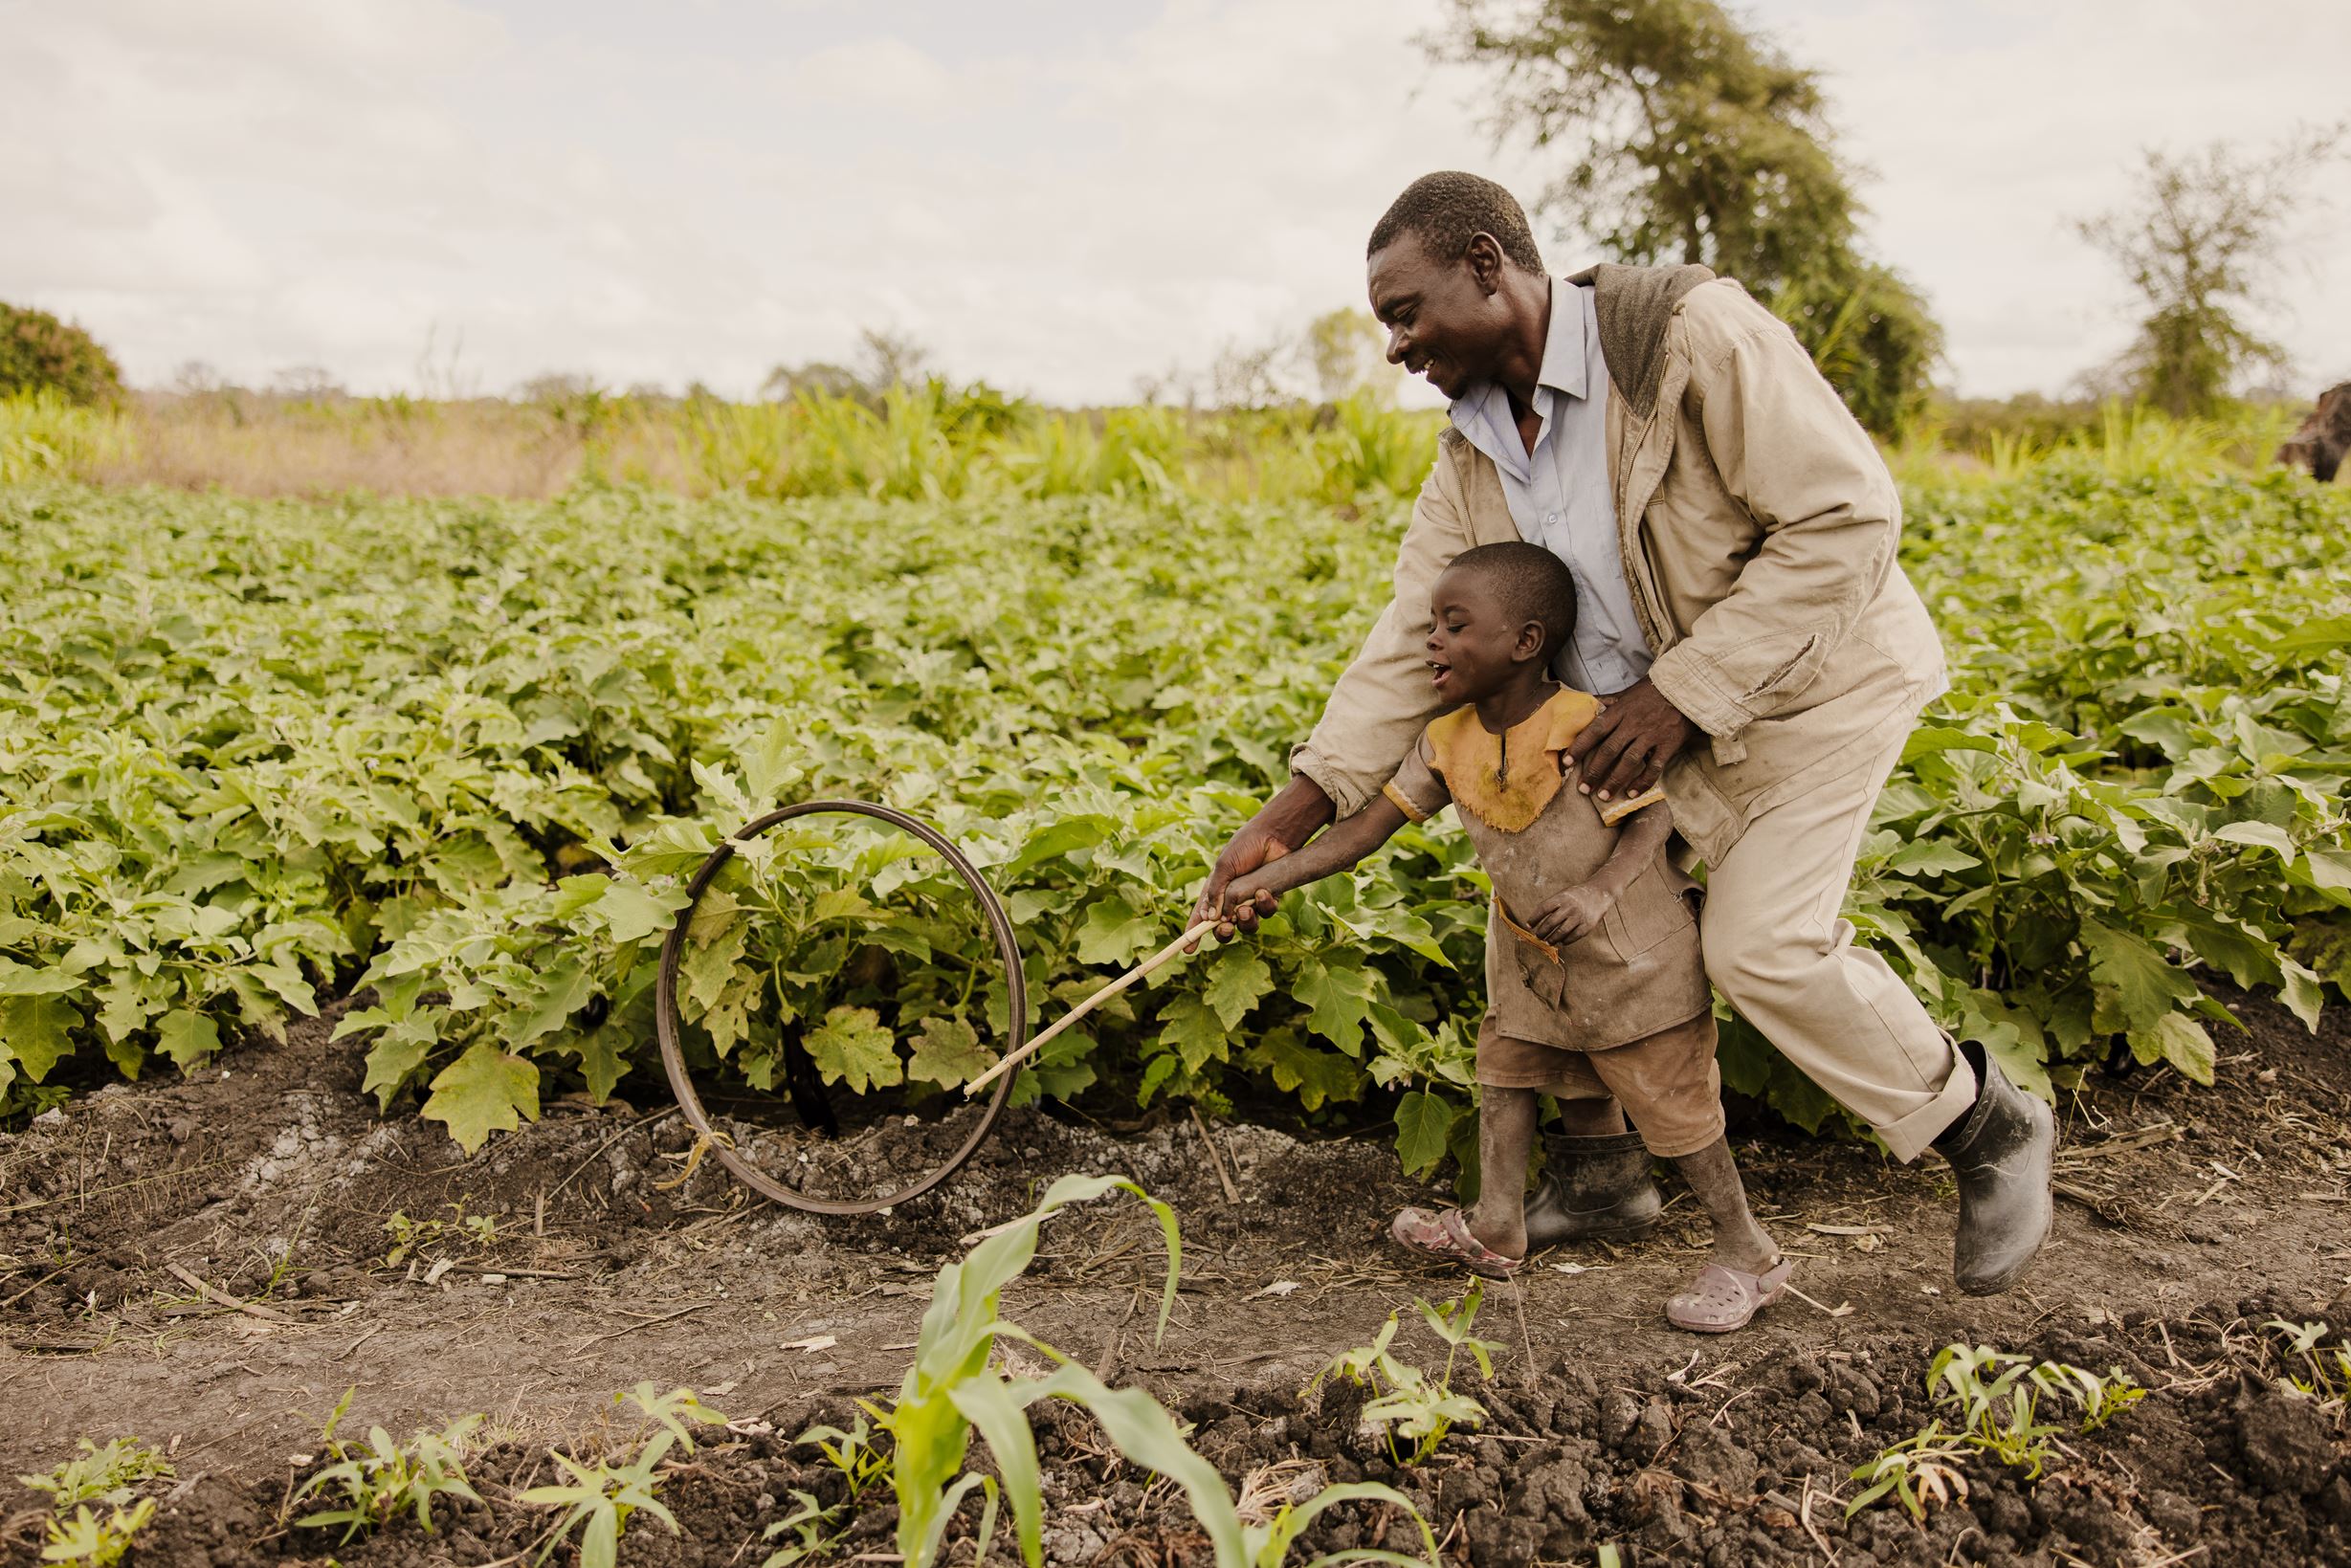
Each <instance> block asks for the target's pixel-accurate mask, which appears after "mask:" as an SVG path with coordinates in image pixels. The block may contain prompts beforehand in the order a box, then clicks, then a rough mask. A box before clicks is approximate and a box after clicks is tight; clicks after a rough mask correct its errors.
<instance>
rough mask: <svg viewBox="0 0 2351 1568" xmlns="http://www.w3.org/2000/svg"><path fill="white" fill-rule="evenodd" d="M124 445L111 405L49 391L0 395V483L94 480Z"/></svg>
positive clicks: (122, 427)
mask: <svg viewBox="0 0 2351 1568" xmlns="http://www.w3.org/2000/svg"><path fill="white" fill-rule="evenodd" d="M129 444H130V437H129V429H128V426H127V424H126V422H125V421H124V419H123V417H122V415H121V414H119V413H117V412H115V411H114V410H112V409H90V408H83V407H81V406H79V405H78V404H74V403H69V402H67V401H66V399H65V398H64V397H62V396H60V395H59V394H58V393H55V392H51V391H39V392H33V393H30V394H19V395H17V396H14V397H9V398H0V484H21V483H23V482H24V481H25V480H28V479H36V478H45V477H46V478H60V477H62V478H76V479H87V478H94V477H97V476H98V474H99V472H100V469H101V468H103V467H104V466H105V465H106V464H107V463H109V462H110V461H112V460H114V459H115V458H116V457H117V456H118V455H119V454H120V453H122V452H123V451H125V450H127V448H128V446H129Z"/></svg>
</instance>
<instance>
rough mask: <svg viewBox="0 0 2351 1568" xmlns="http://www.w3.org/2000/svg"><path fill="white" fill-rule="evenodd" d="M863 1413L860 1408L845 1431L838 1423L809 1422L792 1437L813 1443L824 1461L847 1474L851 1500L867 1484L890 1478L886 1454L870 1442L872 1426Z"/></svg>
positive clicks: (860, 1494)
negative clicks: (808, 1424)
mask: <svg viewBox="0 0 2351 1568" xmlns="http://www.w3.org/2000/svg"><path fill="white" fill-rule="evenodd" d="M870 1408H871V1407H870V1406H869V1407H868V1409H869V1410H870ZM867 1413H868V1411H867V1410H860V1411H859V1412H858V1413H857V1419H856V1421H855V1423H854V1424H852V1425H851V1427H850V1429H849V1430H848V1431H846V1432H844V1431H842V1430H841V1429H840V1428H839V1427H838V1426H811V1427H810V1428H809V1429H808V1430H807V1431H805V1432H803V1433H801V1434H800V1435H799V1437H797V1438H795V1439H794V1440H793V1442H794V1444H795V1445H799V1444H814V1445H815V1447H816V1451H817V1452H819V1453H821V1454H823V1455H824V1456H825V1459H826V1462H827V1463H829V1464H830V1465H832V1468H833V1469H836V1470H839V1471H840V1472H841V1474H842V1475H843V1476H844V1477H845V1478H847V1480H848V1482H849V1495H850V1499H851V1501H853V1502H854V1501H855V1500H856V1499H857V1498H858V1497H860V1496H862V1495H864V1493H865V1489H866V1488H867V1487H870V1486H872V1485H873V1484H874V1483H875V1482H876V1481H887V1480H888V1479H889V1478H890V1456H889V1455H888V1454H886V1453H884V1452H882V1451H881V1450H880V1449H879V1448H877V1447H875V1446H874V1428H873V1427H872V1426H870V1425H868V1424H866V1419H865V1418H866V1415H867Z"/></svg>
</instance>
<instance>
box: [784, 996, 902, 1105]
mask: <svg viewBox="0 0 2351 1568" xmlns="http://www.w3.org/2000/svg"><path fill="white" fill-rule="evenodd" d="M801 1044H802V1046H803V1047H804V1048H805V1049H807V1051H808V1053H809V1058H810V1060H811V1061H813V1062H814V1063H815V1064H816V1070H817V1071H819V1072H820V1073H822V1074H823V1075H824V1078H825V1081H826V1082H827V1083H839V1084H847V1085H848V1086H849V1087H850V1089H851V1090H852V1091H854V1093H859V1094H862V1093H865V1092H866V1091H867V1090H869V1089H872V1088H875V1087H876V1086H877V1085H878V1086H882V1087H887V1086H889V1085H891V1084H895V1083H898V1082H901V1081H902V1080H903V1077H904V1072H903V1070H902V1068H901V1067H900V1065H899V1062H898V1042H897V1041H896V1040H895V1039H894V1038H893V1037H892V1036H891V1033H890V1031H889V1030H888V1029H886V1028H884V1027H882V1025H881V1019H880V1018H879V1017H878V1016H877V1015H876V1013H875V1011H874V1009H873V1008H871V1007H835V1008H833V1009H832V1011H830V1012H828V1013H826V1014H825V1018H824V1022H823V1023H821V1024H819V1025H817V1026H816V1027H814V1028H812V1029H810V1031H809V1033H808V1038H807V1039H806V1040H804V1041H802V1042H801Z"/></svg>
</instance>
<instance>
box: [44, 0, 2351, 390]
mask: <svg viewBox="0 0 2351 1568" xmlns="http://www.w3.org/2000/svg"><path fill="white" fill-rule="evenodd" d="M2342 7H2343V0H2231V3H2228V4H2221V5H2215V4H2212V3H2211V0H1758V3H1756V4H1752V5H1749V6H1746V7H1744V8H1742V9H1741V14H1743V15H1744V16H1746V17H1747V18H1748V19H1750V20H1751V21H1753V22H1755V23H1757V24H1759V25H1760V26H1761V27H1763V29H1764V30H1765V31H1766V32H1768V33H1770V34H1771V35H1773V36H1774V37H1775V38H1776V39H1777V40H1778V41H1779V42H1780V43H1781V44H1782V45H1783V46H1785V48H1786V49H1788V50H1789V51H1790V52H1791V53H1792V54H1793V55H1795V56H1796V57H1797V58H1799V59H1800V60H1802V61H1804V62H1806V63H1808V64H1811V65H1814V66H1817V67H1819V68H1820V69H1821V70H1822V71H1824V72H1825V73H1826V74H1827V79H1828V82H1829V86H1830V93H1831V95H1832V97H1833V101H1834V106H1835V120H1836V122H1837V124H1838V126H1839V127H1840V129H1841V131H1842V133H1843V138H1844V140H1843V145H1844V148H1845V150H1846V151H1847V152H1848V153H1849V154H1850V155H1851V156H1852V157H1853V158H1854V159H1856V160H1857V161H1858V162H1860V163H1861V164H1863V165H1865V166H1867V167H1868V169H1869V170H1870V179H1869V182H1868V184H1867V186H1866V187H1865V191H1864V194H1865V197H1866V199H1867V201H1868V203H1869V205H1870V207H1871V209H1872V216H1871V219H1870V224H1869V237H1870V241H1871V244H1872V246H1873V248H1874V251H1875V253H1876V254H1879V255H1880V256H1882V257H1883V258H1884V259H1886V260H1889V261H1891V262H1893V263H1894V264H1896V266H1899V267H1901V268H1902V269H1904V270H1905V271H1906V272H1908V273H1909V274H1910V275H1911V276H1913V277H1914V278H1915V279H1916V280H1918V282H1919V283H1920V284H1921V285H1922V286H1923V287H1924V289H1925V290H1926V292H1927V294H1928V296H1929V298H1930V299H1931V300H1932V302H1933V305H1934V307H1935V309H1936V311H1937V312H1938V313H1939V315H1940V316H1941V320H1942V321H1943V323H1944V325H1945V326H1946V328H1947V329H1948V331H1949V335H1950V364H1949V366H1948V367H1947V370H1946V377H1947V379H1949V380H1950V381H1952V382H1953V383H1955V384H1956V386H1958V387H1959V389H1961V390H1962V391H1963V392H1966V393H1970V394H1978V393H1981V394H1996V393H2006V392H2010V391H2017V390H2026V389H2038V390H2044V391H2051V392H2056V391H2061V390H2063V389H2064V388H2065V387H2066V386H2067V385H2068V383H2070V382H2071V381H2072V380H2073V378H2074V377H2075V376H2076V375H2077V374H2078V373H2079V372H2080V371H2081V370H2083V369H2084V368H2085V367H2087V366H2089V365H2091V364H2095V363H2096V362H2098V361H2099V360H2101V359H2102V358H2104V357H2105V356H2107V355H2109V354H2111V353H2112V352H2113V351H2114V350H2115V349H2116V348H2117V347H2118V345H2119V343H2120V342H2122V340H2123V339H2124V338H2125V337H2126V336H2127V332H2128V324H2129V318H2128V315H2127V306H2128V300H2127V298H2125V296H2124V294H2123V292H2122V289H2121V285H2120V282H2119V280H2118V278H2117V277H2116V276H2113V275H2112V271H2111V268H2110V267H2109V265H2108V264H2107V263H2106V262H2104V261H2103V260H2102V259H2101V258H2100V257H2099V256H2098V255H2097V254H2096V253H2094V252H2092V251H2091V250H2090V249H2089V248H2088V247H2087V246H2085V245H2084V244H2083V243H2082V242H2081V241H2080V240H2079V239H2078V238H2076V237H2074V234H2073V232H2072V230H2071V228H2070V226H2069V220H2070V219H2071V218H2073V217H2075V216H2077V215H2081V214H2084V213H2089V212H2094V211H2096V210H2099V209H2100V208H2102V207H2106V206H2111V205H2113V204H2114V203H2115V202H2116V201H2118V200H2119V199H2120V198H2121V197H2122V195H2123V194H2124V190H2125V182H2126V179H2127V177H2128V175H2129V173H2130V171H2131V169H2132V167H2133V166H2134V164H2135V162H2136V159H2137V156H2138V152H2137V149H2139V148H2140V146H2142V145H2144V144H2151V143H2152V144H2160V145H2163V146H2166V147H2171V148H2175V149H2179V148H2185V147H2187V146H2190V145H2193V144H2197V143H2199V142H2201V141H2204V140H2207V139H2209V138H2212V137H2217V136H2227V137H2230V138H2235V139H2241V140H2245V141H2248V142H2259V141H2263V140H2265V139H2269V138H2273V137H2274V136H2276V135H2278V134H2280V133H2282V132H2285V131H2286V130H2288V129H2289V128H2291V127H2292V126H2293V125H2294V124H2296V122H2297V121H2300V122H2305V123H2309V122H2316V121H2327V120H2333V119H2337V118H2340V117H2342V116H2343V115H2345V114H2346V113H2351V49H2346V48H2345V47H2344V43H2343V37H2344V32H2345V23H2344V20H2343V9H2342ZM1441 13H1442V12H1441V0H986V3H973V0H953V3H949V0H905V3H898V4H876V3H869V4H861V5H853V4H848V3H846V0H828V3H819V0H672V3H671V4H669V5H666V6H657V7H656V6H647V5H641V4H622V3H619V0H561V3H558V0H203V3H201V4H189V3H188V0H0V148H4V149H5V151H0V298H6V299H9V300H11V301H17V302H26V303H33V304H37V305H41V306H44V307H46V308H49V309H52V310H55V311H57V312H59V313H60V314H62V315H66V316H70V317H73V318H75V319H78V320H80V321H81V322H82V323H83V324H85V325H87V326H88V327H90V328H91V329H92V330H94V331H95V332H96V333H97V334H98V335H99V337H100V339H101V340H103V341H104V342H106V343H108V344H109V345H110V346H111V347H112V348H113V349H114V350H115V352H116V354H117V355H118V356H119V357H120V358H121V359H122V362H123V364H124V367H125V369H126V371H127V372H128V373H129V375H130V376H131V377H132V379H133V380H135V381H137V382H140V383H142V384H147V385H156V384H161V383H164V382H166V381H167V380H168V379H169V378H170V376H171V374H172V372H173V371H174V369H175V367H177V366H178V365H179V364H182V363H183V362H185V361H189V360H202V361H205V362H209V363H210V364H211V365H213V366H215V367H217V368H218V369H219V370H220V371H222V372H224V373H226V374H228V375H229V376H231V377H232V378H234V379H238V380H243V381H247V382H252V383H265V382H267V381H268V380H269V379H270V377H271V376H272V375H273V374H274V373H275V372H277V371H278V370H280V369H282V368H284V367H287V366H291V365H298V364H315V365H320V366H323V367H325V368H326V369H327V370H328V371H330V372H331V373H332V374H333V375H334V376H335V377H337V378H339V379H341V380H343V381H344V382H345V383H347V384H348V385H349V386H352V387H353V388H354V389H357V390H391V389H397V388H403V387H405V388H410V389H417V388H419V387H420V386H422V385H423V384H424V382H425V380H426V377H425V371H424V365H425V360H426V350H427V346H428V342H431V343H432V344H433V345H434V353H433V356H432V369H433V372H434V379H436V380H437V381H438V382H439V383H440V384H441V385H446V384H447V383H448V381H449V379H450V377H451V375H452V370H453V364H454V374H455V379H456V380H457V381H458V382H460V383H463V384H466V385H470V386H474V387H476V388H477V389H479V390H484V391H492V392H502V391H505V390H507V389H509V388H510V387H512V386H514V385H515V384H516V383H517V382H519V381H521V380H522V379H523V378H525V377H527V376H530V375H532V374H534V373H537V372H540V371H545V370H577V371H586V372H589V373H592V374H594V375H596V376H598V377H600V378H602V379H603V380H605V381H607V382H610V383H611V384H613V385H627V384H630V383H635V382H654V383H660V384H663V385H666V386H671V387H678V386H682V385H683V384H684V383H685V382H687V381H688V380H689V379H693V378H699V379H701V380H704V381H706V382H708V383H709V384H711V385H712V386H716V387H718V388H719V389H721V391H726V392H730V393H744V392H748V391H749V390H751V389H752V388H753V387H755V386H757V384H758V383H759V381H760V379H761V377H762V376H763V375H764V373H765V371H766V369H767V368H768V367H769V366H770V365H772V364H776V363H778V362H779V361H791V362H797V361H804V360H810V359H842V358H846V357H848V356H849V355H850V354H851V352H852V350H853V347H854V342H855V339H856V330H857V328H858V327H860V326H863V325H869V324H871V325H878V326H886V327H890V328H894V329H897V330H900V331H904V332H909V333H911V334H913V335H914V336H915V337H916V338H918V339H919V340H920V341H921V342H925V343H928V344H930V345H932V346H933V347H934V348H935V350H936V351H937V354H938V357H939V361H940V363H941V364H942V365H943V368H945V369H946V370H947V371H949V372H951V373H953V374H956V375H958V376H985V377H987V378H988V379H989V380H991V381H994V382H996V383H997V384H999V385H1000V386H1008V387H1010V388H1013V389H1016V390H1020V391H1024V392H1028V393H1031V394H1034V395H1039V396H1043V397H1046V398H1050V399H1054V400H1056V401H1068V402H1081V401H1109V400H1117V399H1121V398H1124V397H1126V396H1128V395H1130V394H1131V391H1132V389H1133V386H1134V385H1135V380H1136V378H1137V377H1138V376H1139V375H1142V374H1147V373H1153V372H1159V371H1164V370H1165V369H1166V368H1168V367H1169V366H1171V365H1177V366H1185V367H1188V368H1193V369H1197V368H1199V367H1201V366H1203V365H1205V364H1207V363H1208V361H1209V359H1210V358H1211V357H1212V356H1213V355H1214V354H1215V352H1216V350H1217V349H1218V347H1219V346H1220V345H1222V344H1225V343H1228V342H1253V341H1259V340H1262V339H1264V338H1266V337H1267V336H1269V335H1270V334H1272V333H1274V332H1275V331H1278V330H1282V329H1285V328H1291V327H1295V326H1297V325H1298V324H1300V323H1302V322H1303V321H1304V320H1307V319H1309V318H1310V317H1312V316H1313V315H1315V314H1317V313H1319V312H1320V311H1323V310H1325V309H1328V308H1330V307H1331V306H1333V305H1338V304H1347V303H1355V302H1358V301H1360V298H1361V291H1362V257H1363V236H1364V233H1365V232H1366V231H1367V230H1368V228H1369V226H1370V224H1371V222H1372V220H1373V219H1374V218H1376V217H1377V216H1378V214H1379V212H1380V210H1381V209H1382V208H1383V207H1384V206H1386V202H1387V200H1388V199H1389V198H1390V197H1391V196H1393V195H1394V193H1395V191H1396V190H1397V189H1398V188H1401V187H1402V186H1403V185H1404V184H1405V183H1406V182H1407V181H1408V180H1410V179H1411V178H1412V177H1413V176H1415V175H1417V174H1420V173H1423V172H1425V171H1427V170H1429V169H1431V168H1443V167H1461V168H1473V169H1477V170H1480V171H1482V172H1486V173H1488V174H1491V175H1493V176H1494V177H1495V178H1497V179H1500V180H1502V181H1503V182H1504V183H1505V184H1508V185H1510V186H1511V187H1512V188H1514V189H1517V190H1518V191H1519V193H1520V194H1521V195H1522V196H1528V197H1531V196H1533V195H1535V194H1536V193H1537V192H1538V191H1539V190H1540V189H1541V187H1542V185H1543V184H1544V182H1545V179H1546V178H1547V176H1548V175H1549V174H1551V173H1553V172H1556V169H1557V164H1556V163H1555V162H1554V163H1545V162H1542V161H1540V160H1538V159H1536V158H1533V157H1530V156H1528V155H1526V154H1523V153H1520V152H1518V151H1515V150H1512V151H1502V152H1497V150H1496V149H1495V148H1494V146H1493V144H1492V143H1491V141H1490V140H1489V139H1488V138H1487V137H1486V135H1485V134H1484V133H1483V131H1482V130H1481V129H1480V125H1479V112H1480V111H1479V106H1478V102H1477V86H1478V82H1477V78H1475V77H1472V76H1468V75H1464V74H1462V73H1459V72H1455V71H1439V70H1434V69H1432V68H1431V67H1430V66H1429V65H1428V63H1427V62H1426V60H1425V59H1424V58H1423V56H1422V55H1421V53H1420V51H1419V50H1418V49H1417V48H1416V47H1415V45H1414V43H1413V37H1414V34H1415V33H1417V32H1418V31H1420V30H1422V29H1424V28H1426V27H1428V26H1430V25H1431V24H1432V23H1433V22H1435V21H1436V20H1438V19H1439V17H1440V15H1441ZM2327 185H2328V187H2329V188H2330V189H2331V194H2332V200H2333V202H2334V204H2335V212H2334V216H2333V218H2332V219H2331V220H2328V221H2325V222H2322V223H2320V224H2318V225H2314V226H2313V232H2314V238H2315V243H2314V244H2313V246H2312V247H2311V252H2310V260H2309V261H2308V262H2307V263H2306V264H2304V265H2302V266H2300V267H2298V268H2296V270H2295V271H2294V272H2292V273H2291V274H2290V275H2289V276H2287V277H2286V278H2285V279H2284V280H2283V283H2282V287H2281V291H2280V292H2281V296H2282V308H2281V309H2280V310H2279V311H2278V312H2277V313H2275V314H2274V315H2273V317H2272V318H2271V319H2270V320H2268V321H2267V323H2266V324H2267V325H2268V326H2269V328H2270V329H2271V330H2272V331H2273V333H2274V334H2275V335H2276V336H2277V337H2279V338H2280V339H2281V340H2283V341H2284V342H2287V343H2288V344H2289V345H2290V346H2291V347H2292V349H2293V350H2294V352H2295V355H2296V380H2297V382H2298V383H2299V384H2300V385H2302V386H2304V387H2305V388H2307V387H2309V386H2316V385H2324V384H2326V383H2327V382H2331V381H2336V380H2342V379H2345V378H2347V377H2351V305H2346V304H2345V303H2344V302H2343V301H2344V300H2345V299H2346V298H2351V260H2341V259H2332V258H2331V253H2340V252H2342V251H2344V250H2345V249H2346V248H2351V173H2347V172H2346V171H2345V169H2344V168H2343V167H2341V166H2339V167H2338V168H2337V169H2336V170H2335V171H2333V172H2332V173H2330V174H2329V176H2328V179H2327ZM1538 225H1539V231H1541V232H1543V235H1544V238H1545V242H1546V254H1547V256H1548V257H1549V258H1550V259H1551V261H1552V262H1553V263H1554V265H1555V267H1556V268H1557V269H1558V270H1561V271H1565V270H1568V269H1569V268H1570V267H1572V266H1574V265H1580V264H1581V263H1582V262H1583V261H1584V260H1586V259H1589V256H1588V254H1587V248H1586V245H1585V244H1584V243H1583V242H1582V241H1581V240H1580V239H1579V237H1578V236H1576V235H1573V234H1569V233H1562V232H1558V231H1557V229H1556V227H1555V226H1552V227H1547V228H1546V227H1545V226H1543V225H1542V224H1541V220H1540V219H1539V220H1538ZM2330 300H2332V301H2333V303H2332V305H2331V306H2330V303H2329V301H2330ZM453 347H454V348H455V354H454V360H453V354H452V350H453Z"/></svg>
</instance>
